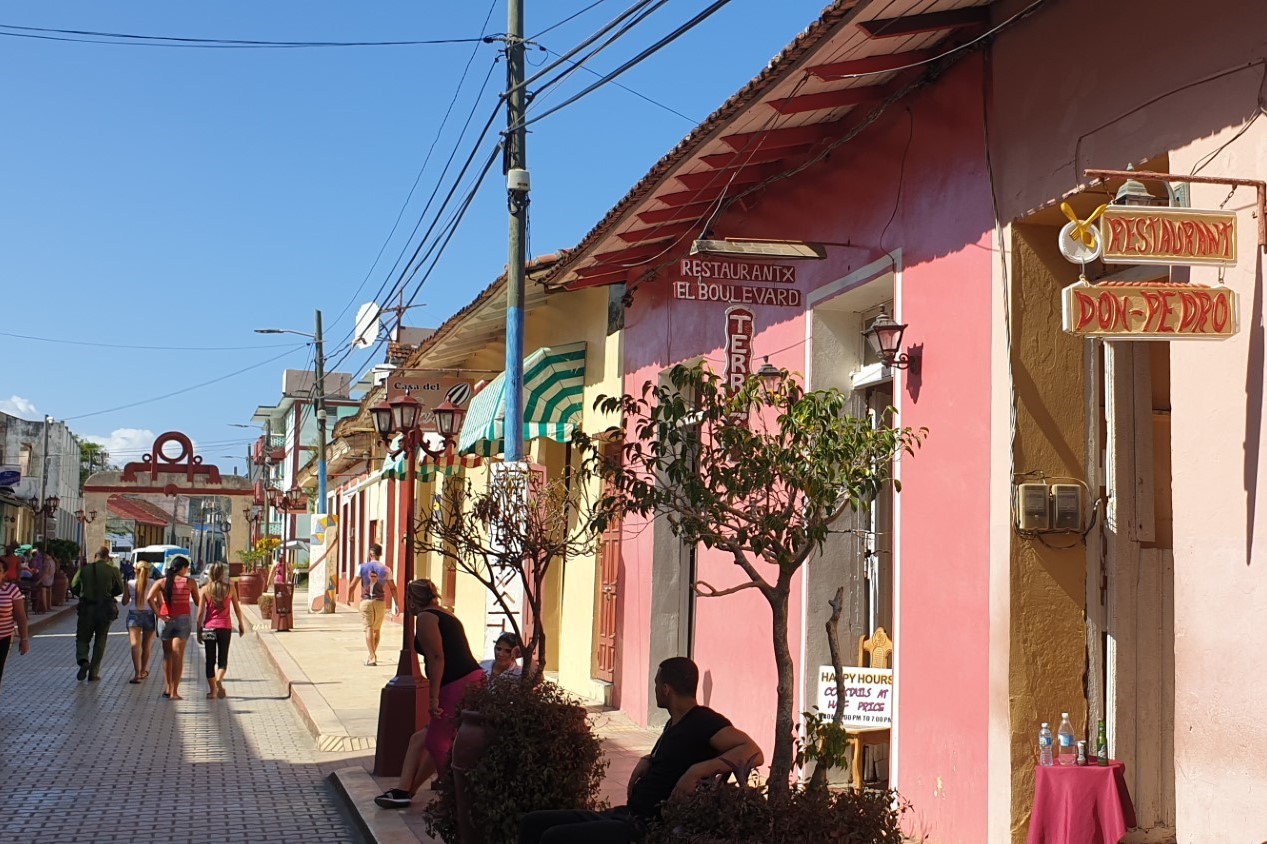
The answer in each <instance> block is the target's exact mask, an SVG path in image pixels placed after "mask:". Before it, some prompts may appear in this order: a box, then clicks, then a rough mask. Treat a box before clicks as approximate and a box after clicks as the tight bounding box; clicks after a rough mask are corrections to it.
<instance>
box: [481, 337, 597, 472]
mask: <svg viewBox="0 0 1267 844" xmlns="http://www.w3.org/2000/svg"><path fill="white" fill-rule="evenodd" d="M584 392H585V343H583V342H581V343H569V344H568V345H566V346H550V347H546V348H541V349H537V351H535V352H533V353H532V354H530V355H528V356H527V357H526V358H524V395H523V400H524V430H523V437H524V439H525V440H535V439H537V438H539V437H545V438H547V439H551V440H555V441H556V442H567V441H568V440H569V439H571V438H572V431H573V430H575V428H576V426H577V424H578V423H579V422H580V421H581V414H582V411H583V409H584V403H583V398H584ZM505 428H506V373H504V372H503V373H502V374H501V375H498V376H497V377H496V378H494V379H493V381H492V383H490V384H489V385H488V386H487V387H485V388H484V389H482V390H480V391H479V392H478V393H476V394H475V398H473V399H471V407H470V410H469V411H468V412H467V414H466V422H465V424H463V425H462V432H461V433H460V434H459V435H458V448H457V450H458V454H475V455H479V456H480V457H492V456H493V455H495V454H500V453H501V452H503V451H505Z"/></svg>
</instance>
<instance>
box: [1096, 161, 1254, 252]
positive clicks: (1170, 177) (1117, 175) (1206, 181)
mask: <svg viewBox="0 0 1267 844" xmlns="http://www.w3.org/2000/svg"><path fill="white" fill-rule="evenodd" d="M1082 172H1083V174H1084V175H1086V176H1087V178H1089V179H1151V180H1154V181H1160V182H1188V183H1189V184H1196V185H1228V186H1234V187H1248V188H1254V189H1256V190H1257V191H1258V248H1259V250H1260V251H1267V182H1264V181H1259V180H1255V179H1224V178H1219V177H1218V176H1186V175H1184V174H1182V173H1154V172H1151V171H1148V170H1084V171H1082Z"/></svg>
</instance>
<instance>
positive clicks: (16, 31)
mask: <svg viewBox="0 0 1267 844" xmlns="http://www.w3.org/2000/svg"><path fill="white" fill-rule="evenodd" d="M0 35H7V36H9V37H12V38H34V39H39V40H42V41H69V42H76V43H81V44H105V45H109V46H116V47H181V48H188V49H238V50H242V49H246V50H261V49H266V50H275V49H287V50H293V49H304V48H313V47H326V48H328V47H422V46H435V45H440V44H471V43H474V42H479V41H482V40H483V36H480V37H479V38H430V39H418V40H408V41H251V40H244V39H238V38H189V37H184V36H176V35H136V34H133V33H128V32H99V31H94V30H88V29H54V28H51V27H43V26H19V25H17V24H9V23H0Z"/></svg>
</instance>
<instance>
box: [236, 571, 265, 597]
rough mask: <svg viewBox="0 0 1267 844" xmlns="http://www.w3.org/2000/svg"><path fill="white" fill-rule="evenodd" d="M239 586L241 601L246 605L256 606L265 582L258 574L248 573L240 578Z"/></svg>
mask: <svg viewBox="0 0 1267 844" xmlns="http://www.w3.org/2000/svg"><path fill="white" fill-rule="evenodd" d="M237 584H238V600H239V601H241V602H242V603H244V604H254V603H256V602H257V601H259V598H260V591H261V589H262V588H263V585H264V581H263V579H262V578H261V577H260V576H259V574H258V573H256V572H248V573H246V574H244V575H242V576H241V577H239V578H238V580H237Z"/></svg>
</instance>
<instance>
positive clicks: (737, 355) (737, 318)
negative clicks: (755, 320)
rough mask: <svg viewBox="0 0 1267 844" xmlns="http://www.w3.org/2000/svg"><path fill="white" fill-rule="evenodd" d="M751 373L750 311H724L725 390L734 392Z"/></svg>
mask: <svg viewBox="0 0 1267 844" xmlns="http://www.w3.org/2000/svg"><path fill="white" fill-rule="evenodd" d="M751 371H752V311H750V310H748V309H747V308H741V307H737V306H736V307H733V308H727V309H726V373H725V378H726V389H727V390H729V391H730V392H732V393H733V392H735V391H736V390H738V389H739V388H740V387H742V386H743V382H744V381H746V380H747V378H748V373H749V372H751Z"/></svg>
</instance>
